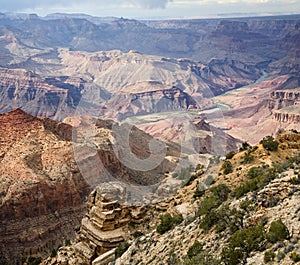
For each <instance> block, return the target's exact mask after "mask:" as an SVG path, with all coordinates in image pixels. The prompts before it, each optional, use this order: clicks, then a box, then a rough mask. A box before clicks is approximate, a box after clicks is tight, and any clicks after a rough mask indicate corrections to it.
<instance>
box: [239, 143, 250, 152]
mask: <svg viewBox="0 0 300 265" xmlns="http://www.w3.org/2000/svg"><path fill="white" fill-rule="evenodd" d="M249 147H251V145H250V144H248V143H247V142H243V143H242V146H241V148H240V152H242V151H245V150H247V149H248V148H249Z"/></svg>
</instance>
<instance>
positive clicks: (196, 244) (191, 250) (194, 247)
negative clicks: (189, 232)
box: [187, 240, 203, 259]
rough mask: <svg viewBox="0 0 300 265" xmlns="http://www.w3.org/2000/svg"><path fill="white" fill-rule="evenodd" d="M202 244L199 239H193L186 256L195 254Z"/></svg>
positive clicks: (191, 256)
mask: <svg viewBox="0 0 300 265" xmlns="http://www.w3.org/2000/svg"><path fill="white" fill-rule="evenodd" d="M202 248H203V245H202V244H200V243H199V241H197V240H196V241H195V242H194V244H193V245H192V246H190V248H189V250H188V252H187V256H188V257H189V258H190V259H191V258H193V257H194V256H197V255H198V254H199V253H200V252H201V251H202Z"/></svg>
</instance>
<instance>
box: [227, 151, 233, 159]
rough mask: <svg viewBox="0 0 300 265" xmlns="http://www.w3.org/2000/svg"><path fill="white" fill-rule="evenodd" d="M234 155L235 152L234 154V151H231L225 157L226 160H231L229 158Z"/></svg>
mask: <svg viewBox="0 0 300 265" xmlns="http://www.w3.org/2000/svg"><path fill="white" fill-rule="evenodd" d="M234 155H235V152H234V151H231V152H229V153H228V154H227V155H226V159H231V158H233V157H234Z"/></svg>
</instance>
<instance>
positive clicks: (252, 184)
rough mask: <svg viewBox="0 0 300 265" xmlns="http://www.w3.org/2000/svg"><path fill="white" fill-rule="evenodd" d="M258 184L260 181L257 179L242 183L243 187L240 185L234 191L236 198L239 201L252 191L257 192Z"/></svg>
mask: <svg viewBox="0 0 300 265" xmlns="http://www.w3.org/2000/svg"><path fill="white" fill-rule="evenodd" d="M257 182H258V181H257V180H256V179H253V180H249V181H246V182H245V183H242V184H241V185H239V186H238V187H236V188H235V189H234V191H233V195H234V197H235V198H237V199H238V198H241V197H242V196H244V195H245V194H247V193H248V192H250V191H255V190H257V189H258V185H257Z"/></svg>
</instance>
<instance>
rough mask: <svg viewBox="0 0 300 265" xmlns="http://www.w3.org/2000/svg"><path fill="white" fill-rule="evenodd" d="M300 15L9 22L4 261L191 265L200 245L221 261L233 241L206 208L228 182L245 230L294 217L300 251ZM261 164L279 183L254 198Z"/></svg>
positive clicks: (0, 207) (2, 117) (1, 61)
mask: <svg viewBox="0 0 300 265" xmlns="http://www.w3.org/2000/svg"><path fill="white" fill-rule="evenodd" d="M299 19H300V16H299V15H294V16H278V17H261V18H259V17H257V18H228V19H226V18H224V19H187V20H166V21H137V20H131V19H124V18H120V19H119V18H97V17H91V16H85V15H76V14H74V15H72V16H69V15H66V14H53V15H49V16H47V17H44V18H41V17H38V16H37V15H24V16H22V15H15V16H12V15H9V14H0V97H1V101H0V113H1V114H0V182H1V185H0V222H1V227H0V263H4V264H5V262H6V263H7V262H8V263H9V262H10V263H12V264H17V263H21V262H22V263H26V264H30V259H36V260H37V261H41V260H42V259H43V261H42V264H44V265H50V264H51V265H54V264H64V265H66V264H70V265H71V264H93V265H106V264H114V263H115V264H135V263H136V264H138V263H140V264H158V263H159V262H160V263H162V264H165V263H170V264H185V262H187V264H190V263H188V262H190V260H189V259H190V258H191V257H187V255H188V253H187V251H188V249H189V248H191V247H192V243H195V242H196V239H197V240H199V241H201V245H202V247H201V251H200V252H201V253H200V254H201V255H204V256H201V255H200V256H201V257H200V260H207V259H209V260H213V259H217V260H218V261H217V263H216V264H220V257H221V253H222V251H223V250H222V247H221V246H222V245H226V246H227V245H229V243H228V242H229V241H230V236H231V235H232V234H230V233H232V231H229V230H230V229H229V230H228V229H227V228H225V230H223V231H221V234H220V235H218V233H217V232H216V231H213V232H211V233H207V231H204V230H205V229H202V228H200V224H201V220H202V219H203V218H206V216H205V217H204V216H198V215H197V212H198V210H199V205H201V202H202V199H203V196H209V195H210V194H211V193H213V188H214V187H215V186H219V185H223V184H224V185H225V184H226V185H227V186H228V187H229V189H230V191H229V193H230V194H231V195H230V197H229V198H226V200H227V199H228V201H227V202H228V204H226V205H225V204H224V205H223V206H224V207H229V208H230V211H229V210H228V211H229V212H230V213H231V212H233V209H235V208H236V206H237V209H238V211H241V212H242V213H243V215H245V216H246V219H245V220H243V221H242V222H244V223H243V224H242V226H241V227H239V229H240V230H243V229H244V228H248V227H252V226H253V225H254V224H255V225H256V224H258V223H257V222H261V223H263V226H264V229H265V230H266V231H267V230H268V229H269V227H270V225H271V222H272V221H274V220H275V218H279V217H280V218H282V220H283V221H284V223H285V224H286V225H287V227H288V230H289V231H290V232H291V237H290V238H287V239H285V241H283V243H282V245H281V246H278V248H277V249H275V248H274V249H275V250H274V251H273V252H274V253H275V252H276V255H278V256H279V254H280V253H283V252H284V253H286V254H288V253H290V252H291V251H287V249H291V247H290V246H291V245H293V250H294V251H296V252H297V253H298V252H299V231H298V230H299V222H298V221H299V220H298V219H297V220H296V217H295V216H297V213H298V210H297V207H296V206H297V205H298V204H299V200H298V198H299V196H298V194H299V186H298V180H297V179H296V178H297V176H298V175H299V172H298V171H299V161H298V160H299V157H298V156H297V154H298V151H299V133H298V132H297V130H300V112H299V106H300V105H299V101H300V92H299V86H300V75H299V73H300V72H299V69H300V68H299V58H300V22H299ZM267 135H272V136H274V137H277V138H276V141H277V143H278V146H279V147H278V150H277V151H276V152H272V151H270V150H266V149H265V148H264V147H263V145H262V144H258V143H259V141H260V140H261V139H263V137H265V136H267ZM245 142H247V144H248V145H249V144H250V145H249V146H247V145H246V143H245ZM242 144H243V145H242ZM245 145H246V147H245ZM251 145H256V146H253V147H252V146H251ZM241 146H242V147H243V148H244V149H245V150H243V148H242V150H240V151H239V152H238V150H239V148H240V147H241ZM229 152H231V154H233V158H226V157H227V154H228V153H229ZM248 156H250V157H252V158H251V159H253V160H251V159H250V160H251V161H249V163H248V162H247V161H246V159H245V157H246V158H247V157H248ZM225 158H226V159H225ZM288 158H290V159H288ZM292 158H293V159H292ZM223 159H225V162H226V161H227V162H226V163H228V161H229V162H230V163H231V165H232V169H233V172H230V173H228V174H225V173H224V168H223V167H222V165H223V164H224V163H225V162H223ZM231 159H232V160H231ZM286 160H287V161H286ZM245 161H246V162H245ZM272 162H274V163H272ZM276 163H277V164H278V163H279V164H280V167H279V166H278V167H275V164H276ZM277 164H276V165H277ZM279 164H278V165H279ZM287 164H288V165H289V166H288V167H286V165H287ZM251 167H258V168H263V169H264V170H266V168H267V167H269V168H271V167H272V168H273V167H274V171H276V176H275V177H274V178H273V179H272V180H270V179H269V180H270V182H269V184H268V185H266V186H264V187H260V188H261V190H259V191H258V192H257V193H256V191H255V192H252V191H251V192H249V193H248V194H247V195H245V196H244V198H243V199H242V200H240V199H239V198H236V197H235V196H236V195H235V192H234V190H235V189H236V188H237V187H238V185H240V184H241V183H244V182H245V183H247V181H249V180H248V179H247V178H248V177H247V174H248V172H249V171H250V170H251ZM281 167H282V168H283V169H281ZM279 168H280V170H282V171H281V172H280V173H278V172H277V170H279ZM259 170H261V169H259ZM272 172H273V171H272ZM277 173H278V175H277ZM298 177H299V176H298ZM269 180H268V181H269ZM257 181H260V180H257ZM259 185H262V184H261V183H260V184H259ZM270 194H273V195H274V196H275V197H276V200H277V204H274V201H273V199H274V198H273V197H272V196H273V195H272V196H271V195H270ZM269 195H270V196H269ZM272 198H273V199H272ZM203 200H204V199H203ZM243 200H245V201H246V200H249V201H250V204H249V205H251V207H252V208H253V207H254V208H255V211H252V210H249V211H248V210H245V209H242V206H241V205H242V204H243ZM264 200H267V201H268V202H270V205H272V206H270V207H269V206H266V205H265V204H264ZM224 203H225V201H224ZM273 204H274V205H273ZM220 205H221V204H220ZM220 205H219V206H220ZM223 206H222V207H223ZM249 207H250V206H249ZM229 208H228V209H229ZM252 208H251V209H252ZM249 209H250V208H249ZM287 211H289V212H287ZM212 213H218V214H219V212H217V209H213V210H212ZM288 213H291V215H290V216H289V215H288ZM165 214H170V216H171V218H169V219H170V220H171V221H170V222H174V224H173V225H172V229H171V230H170V231H168V232H167V233H166V234H164V233H162V234H160V233H158V232H157V226H158V225H159V222H160V221H162V220H163V219H162V218H161V217H162V216H163V215H165ZM207 216H208V215H207ZM265 217H266V218H265ZM172 218H174V220H173V219H172ZM207 218H208V217H207ZM226 218H229V219H230V218H239V217H237V216H227V217H226ZM267 218H268V220H267V221H266V220H265V219H267ZM229 219H228V220H229ZM172 220H173V221H172ZM293 220H296V221H293ZM256 221H257V222H256ZM176 222H178V223H176ZM175 223H176V225H175ZM226 229H227V230H226ZM297 229H298V230H297ZM186 231H189V232H188V233H187V232H186ZM224 231H225V232H224ZM188 237H189V238H188ZM170 238H175V240H170ZM191 238H192V240H191ZM214 242H218V244H216V245H215V244H214ZM198 243H199V242H198ZM180 244H181V245H180ZM124 246H125V247H126V248H127V247H128V250H127V251H126V252H125V254H124V255H122V254H123V253H121V254H120V255H122V256H121V257H119V256H120V255H119V256H118V251H119V250H120V248H121V249H122V247H124ZM266 249H268V250H269V251H271V250H272V249H271V245H266ZM123 250H124V249H123ZM125 250H126V249H125ZM125 250H124V251H125ZM202 250H203V251H202ZM224 251H225V250H224ZM264 251H265V249H264V250H262V251H254V252H253V253H252V254H253V255H252V256H249V257H247V262H248V263H247V264H253V263H254V264H255V263H256V264H262V262H263V261H262V260H263V255H264V254H263V253H264ZM51 252H52V253H51ZM194 254H195V253H194ZM244 254H245V255H246V253H244ZM196 256H197V255H196ZM281 256H282V255H281ZM47 257H48V258H47ZM245 257H246V256H245ZM117 258H119V259H117ZM198 258H199V257H198ZM278 259H279V258H278ZM282 260H283V261H282V262H284V263H282V264H290V263H289V257H288V255H285V256H284V257H283V258H282ZM133 261H135V263H134V262H133ZM176 262H177V263H176ZM178 262H179V263H178ZM218 262H219V263H218ZM245 262H246V261H245ZM191 264H192V263H191Z"/></svg>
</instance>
